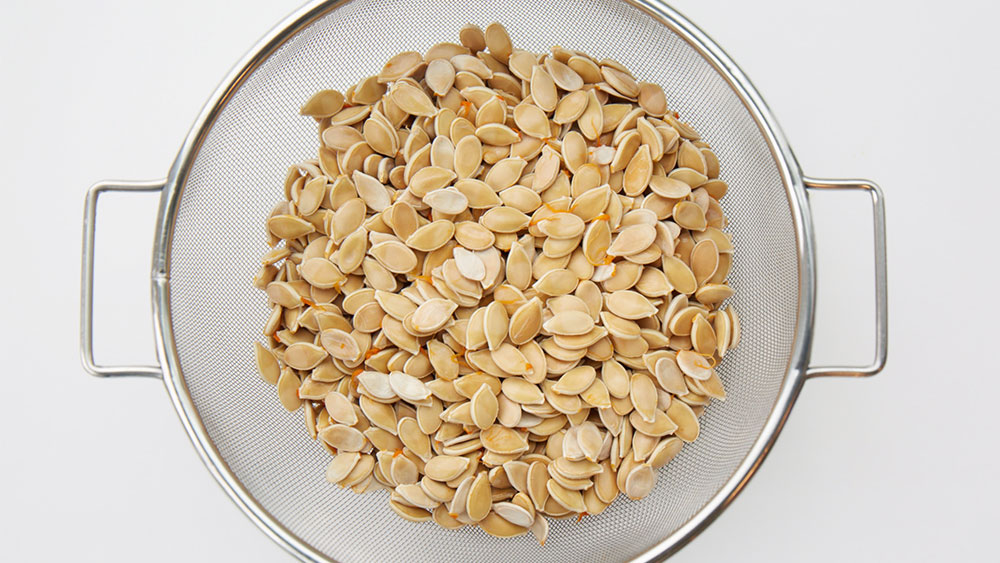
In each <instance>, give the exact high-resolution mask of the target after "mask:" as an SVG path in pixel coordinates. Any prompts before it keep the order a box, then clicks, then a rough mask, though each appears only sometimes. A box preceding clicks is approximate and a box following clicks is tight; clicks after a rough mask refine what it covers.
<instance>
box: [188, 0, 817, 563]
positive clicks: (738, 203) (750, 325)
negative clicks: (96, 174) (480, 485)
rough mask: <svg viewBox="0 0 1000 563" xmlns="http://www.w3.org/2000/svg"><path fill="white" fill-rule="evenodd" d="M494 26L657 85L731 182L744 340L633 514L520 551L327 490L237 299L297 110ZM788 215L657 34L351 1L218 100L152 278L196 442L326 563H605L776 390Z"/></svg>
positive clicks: (716, 93) (722, 469) (484, 3)
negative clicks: (256, 351)
mask: <svg viewBox="0 0 1000 563" xmlns="http://www.w3.org/2000/svg"><path fill="white" fill-rule="evenodd" d="M491 21H500V22H502V23H503V24H504V25H505V26H506V27H507V29H508V30H509V32H510V35H511V37H512V39H513V41H514V44H515V47H518V48H525V49H530V50H533V51H536V52H539V51H545V50H547V49H548V48H549V47H550V46H551V45H562V46H565V47H568V48H573V49H581V50H584V51H586V52H588V53H590V54H592V55H594V56H596V57H598V58H604V57H610V58H613V59H616V60H618V61H620V62H621V63H623V64H625V65H626V66H627V67H628V68H629V69H631V70H632V71H633V72H634V74H635V75H636V77H638V78H639V79H640V80H647V81H651V82H656V83H658V84H661V85H663V86H664V89H665V91H666V93H667V100H668V103H669V105H670V107H671V109H672V110H676V111H678V112H680V114H681V118H682V120H685V121H689V122H691V123H692V124H693V125H694V126H695V127H696V129H697V130H698V131H699V132H701V133H702V135H703V136H704V138H705V139H706V140H707V141H708V142H709V143H710V144H711V145H712V146H713V148H714V149H715V151H716V153H717V154H718V156H719V160H720V161H721V163H722V179H724V180H726V181H727V182H728V183H729V185H730V191H729V194H728V195H727V196H726V197H725V198H724V200H723V202H722V206H723V208H724V209H725V212H726V215H727V216H728V217H729V219H730V227H729V229H728V230H729V232H731V233H732V234H733V237H734V244H735V247H736V254H735V261H734V265H733V269H732V271H733V273H732V275H731V277H730V283H731V285H732V286H733V287H734V288H735V290H736V295H735V297H734V298H733V299H732V300H731V301H732V303H733V304H734V306H735V307H736V309H737V310H738V311H739V312H740V314H741V319H742V324H743V341H742V343H741V344H740V346H739V348H738V349H736V350H735V351H733V352H732V353H730V354H728V355H727V356H726V359H725V361H724V362H723V363H722V365H721V368H720V369H719V373H720V375H721V377H722V379H723V381H724V382H725V386H726V390H727V393H728V397H729V398H728V399H727V400H726V401H725V402H722V403H720V402H714V403H713V404H712V406H711V407H710V408H709V409H708V411H707V412H706V414H705V416H704V417H703V419H702V432H701V437H700V438H699V439H698V440H697V441H696V442H695V443H694V444H690V445H687V446H685V448H684V449H683V451H682V452H681V454H680V455H679V456H678V457H677V458H676V459H675V460H674V461H673V462H671V463H670V464H669V465H668V466H666V467H665V468H663V469H662V470H661V471H660V474H659V479H658V482H657V485H656V488H655V490H654V491H653V493H652V494H650V496H648V497H647V498H646V499H644V500H642V501H640V502H630V501H628V500H627V499H623V498H619V500H618V501H617V502H615V503H614V504H613V505H612V506H611V507H609V508H608V509H607V510H606V511H605V512H604V513H602V514H600V515H598V516H588V517H585V518H584V519H583V521H582V522H581V523H576V522H575V519H568V520H559V521H552V525H551V530H550V534H549V541H548V543H547V544H546V545H545V547H544V548H543V547H539V546H538V544H537V543H536V542H535V540H534V539H533V538H531V537H530V535H529V536H522V537H519V538H514V539H507V540H500V539H496V538H492V537H489V536H487V535H486V534H485V533H483V532H481V531H479V530H477V529H470V528H464V529H462V530H460V531H457V532H449V531H445V530H442V529H440V528H438V527H437V526H436V525H435V524H433V523H424V524H413V523H410V522H406V521H403V520H402V519H400V518H399V517H398V516H396V515H395V514H394V513H392V512H391V511H390V510H389V507H388V502H387V494H386V493H385V492H381V491H380V492H376V493H370V494H367V495H363V496H358V495H355V494H353V493H351V492H350V491H345V490H341V489H340V488H338V487H335V486H332V485H329V484H328V483H326V482H325V480H324V469H325V467H326V464H327V462H328V461H329V454H328V453H327V452H326V451H325V450H323V449H322V448H321V447H320V446H319V445H318V444H316V443H314V442H312V441H311V440H310V439H309V438H308V436H307V435H306V432H305V427H304V424H303V420H302V412H301V411H300V412H298V413H288V412H286V411H285V410H284V409H283V408H282V407H281V406H280V404H279V403H278V401H277V398H276V395H275V391H274V389H273V388H272V387H270V386H268V385H266V384H265V383H263V382H262V381H261V380H260V378H259V376H258V375H257V373H256V369H255V364H254V359H253V353H252V346H251V343H252V341H254V340H256V339H259V338H260V334H261V328H262V327H263V325H264V321H265V318H266V316H267V313H268V310H267V308H266V303H265V298H264V296H263V294H262V293H261V292H259V291H258V290H256V289H254V288H253V287H251V285H250V280H251V278H252V277H253V275H254V272H255V271H256V269H257V267H258V265H259V258H260V256H261V255H262V254H263V253H264V252H265V251H266V250H267V246H266V242H265V241H266V236H265V227H264V222H265V219H266V217H267V214H268V212H269V211H270V209H271V207H272V206H273V205H274V204H275V203H276V202H277V201H279V200H280V199H281V198H282V197H283V193H282V184H283V178H284V174H285V170H286V167H287V166H288V165H289V164H291V163H294V162H298V161H301V160H303V159H306V158H311V157H314V156H315V151H316V149H317V146H318V140H317V137H316V132H315V124H314V122H313V121H312V120H311V119H308V118H302V117H299V116H298V108H299V106H300V105H301V103H302V102H303V101H304V100H306V99H308V97H309V96H310V95H311V94H312V93H313V92H315V91H316V90H319V89H322V88H336V89H340V90H344V89H346V87H347V86H349V85H350V84H353V83H354V82H356V81H357V80H359V79H361V78H363V77H365V76H368V75H371V74H375V73H376V72H377V71H378V70H379V69H380V68H381V65H382V64H383V63H384V62H385V61H386V60H387V59H388V58H389V57H390V56H392V55H393V54H395V53H397V52H399V51H404V50H418V51H424V50H426V49H427V48H428V47H430V46H431V45H433V44H434V43H437V42H439V41H454V42H457V38H458V30H459V28H460V27H461V26H462V25H464V24H466V23H470V22H471V23H476V24H479V25H480V26H481V27H485V25H486V24H487V23H489V22H491ZM793 225H794V223H793V217H792V213H791V208H790V206H789V201H788V195H787V190H786V188H785V186H784V185H783V183H782V181H781V177H780V175H779V169H778V165H777V164H776V162H775V160H774V158H773V157H772V155H771V151H770V150H769V147H768V144H767V141H766V138H765V137H764V135H763V134H762V133H761V131H760V129H759V128H758V126H757V124H756V123H755V122H754V120H753V118H752V117H751V115H750V113H749V112H748V111H747V110H746V108H745V107H744V105H743V104H742V102H741V100H740V98H739V96H738V95H737V94H736V93H735V92H734V91H733V90H732V89H731V88H730V87H729V85H728V83H727V82H726V80H725V79H724V78H723V77H722V76H721V75H720V74H719V73H718V72H717V71H716V70H715V69H714V68H713V67H712V66H711V65H710V64H709V63H708V62H707V61H706V60H705V59H703V58H702V57H701V55H699V54H698V53H697V51H696V50H695V49H694V48H692V47H691V46H690V45H689V44H687V43H686V42H685V41H684V40H683V39H681V38H680V37H679V36H677V35H676V34H675V33H674V32H673V31H671V29H670V28H669V27H667V26H665V25H663V23H661V22H660V21H659V20H657V19H655V18H653V17H651V16H650V15H649V14H647V13H646V12H644V11H642V10H640V9H638V8H636V7H634V6H632V5H630V4H626V3H624V2H621V1H618V0H597V1H586V2H584V1H582V0H550V1H549V2H546V3H543V4H538V3H535V2H509V1H504V2H499V1H494V0H466V1H463V2H452V3H448V4H443V3H440V2H434V1H431V0H355V1H353V2H349V3H346V4H344V5H342V6H341V7H339V8H337V9H336V10H333V11H331V12H330V13H328V14H327V15H326V16H324V17H323V18H321V19H319V20H317V21H316V22H314V23H313V24H312V25H311V26H309V27H308V28H306V29H304V30H303V31H302V32H300V33H299V34H297V35H296V36H294V37H292V38H291V39H290V40H289V41H287V42H286V43H285V44H284V45H283V46H282V47H280V48H279V49H278V50H277V51H276V52H275V53H274V54H273V55H272V56H271V57H270V58H268V59H267V60H266V61H265V62H264V63H263V65H262V66H261V67H260V68H258V69H257V70H256V71H255V72H254V73H253V74H252V75H251V76H249V77H248V79H247V81H246V82H245V84H244V85H243V86H242V87H241V88H240V89H239V90H238V91H237V92H236V93H235V94H234V95H233V96H232V98H231V99H230V100H229V102H228V104H227V105H226V107H225V109H224V110H223V111H222V113H221V115H220V116H219V118H218V120H217V121H216V122H215V123H214V125H213V126H212V129H211V131H210V133H209V134H208V137H207V139H206V141H205V143H204V145H203V146H202V147H201V149H200V151H199V152H198V153H197V155H196V156H195V161H194V163H193V166H192V169H191V173H190V175H189V177H188V179H187V182H186V184H185V185H184V187H183V193H182V196H181V199H180V202H179V210H178V214H177V218H176V224H175V228H174V235H173V241H172V246H171V248H170V251H171V262H170V265H169V278H170V288H171V292H170V304H169V307H170V308H169V314H170V318H171V322H172V325H173V330H174V335H175V340H176V346H177V354H178V357H179V359H180V367H181V371H182V374H183V378H184V380H185V382H186V384H187V386H188V389H189V392H190V394H191V396H192V399H193V402H194V404H195V406H196V408H197V410H198V413H199V415H200V417H201V419H202V421H203V423H204V425H205V427H206V428H207V431H208V435H209V437H210V439H211V440H212V442H213V443H214V444H215V446H216V447H217V448H218V450H219V452H220V454H221V456H222V458H223V459H224V460H225V462H226V463H227V464H228V466H229V468H230V469H231V470H232V471H233V473H234V474H235V476H236V477H237V478H238V479H239V481H240V482H241V483H242V484H243V486H244V487H245V488H246V489H247V490H248V491H249V492H250V494H252V495H253V497H254V498H256V499H257V501H258V502H259V503H260V504H261V505H262V506H263V507H264V508H265V509H266V510H267V511H268V512H270V513H271V514H272V515H273V516H274V517H275V518H276V519H277V520H278V521H279V522H281V523H282V524H283V525H284V526H285V527H287V528H288V529H289V530H291V531H292V533H294V534H295V535H297V536H298V537H300V538H301V539H302V540H303V541H304V542H306V543H308V544H310V545H312V546H313V547H314V548H315V549H316V550H317V551H318V552H320V553H322V554H325V555H326V556H327V557H330V558H332V559H336V560H339V561H422V562H429V561H470V560H475V561H477V562H489V561H518V560H530V561H534V562H544V561H577V560H583V561H620V560H624V559H628V558H630V557H631V556H633V555H635V554H638V553H640V552H641V551H643V550H645V549H648V548H649V547H650V546H651V545H653V544H655V543H657V542H659V541H661V540H662V539H664V538H665V537H666V536H667V535H669V534H670V533H671V532H673V531H674V530H676V529H677V528H678V527H679V526H681V525H682V524H683V523H684V522H685V521H687V520H688V519H689V518H691V517H692V516H693V515H694V514H695V513H696V512H697V511H698V510H699V509H700V508H701V507H702V506H704V504H705V503H706V502H707V501H708V500H709V499H710V498H711V497H712V496H713V495H714V494H715V493H716V492H717V491H718V490H719V489H720V487H721V486H722V485H723V484H724V483H725V482H726V480H728V479H729V478H730V477H731V476H732V475H733V473H734V471H735V469H736V467H737V466H738V465H739V463H740V462H741V461H742V459H743V458H744V457H745V455H746V453H747V452H748V450H749V449H750V447H751V445H752V444H753V442H754V440H755V439H756V438H757V437H758V435H759V434H760V431H761V428H762V427H763V425H764V423H765V421H766V420H767V417H768V414H769V413H770V411H771V408H772V406H773V405H774V403H775V400H776V398H777V395H778V392H779V389H780V387H781V383H782V381H783V378H784V376H785V373H786V370H787V367H788V361H789V357H790V355H791V353H792V344H793V340H794V332H795V326H796V317H797V301H798V287H799V280H798V262H797V253H796V238H795V230H794V226H793Z"/></svg>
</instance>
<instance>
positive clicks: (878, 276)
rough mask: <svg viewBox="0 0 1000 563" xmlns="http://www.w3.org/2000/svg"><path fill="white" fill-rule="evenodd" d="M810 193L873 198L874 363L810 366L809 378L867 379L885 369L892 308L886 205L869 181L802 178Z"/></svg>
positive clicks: (879, 191) (879, 192) (880, 191)
mask: <svg viewBox="0 0 1000 563" xmlns="http://www.w3.org/2000/svg"><path fill="white" fill-rule="evenodd" d="M803 181H804V183H805V187H806V188H807V189H811V190H866V191H867V192H868V193H869V194H871V197H872V208H873V209H872V210H873V215H874V220H875V360H874V361H873V362H872V363H871V364H868V365H867V366H810V367H809V368H808V369H807V370H806V377H807V378H809V377H828V376H838V377H867V376H870V375H875V374H876V373H878V372H880V371H882V368H884V367H885V359H886V348H887V346H888V342H889V327H888V324H889V306H888V290H887V286H886V266H885V258H886V252H885V203H884V197H883V195H882V190H881V189H879V187H878V186H877V185H875V184H874V183H873V182H869V181H867V180H819V179H816V178H803Z"/></svg>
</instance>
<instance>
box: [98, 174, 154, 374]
mask: <svg viewBox="0 0 1000 563" xmlns="http://www.w3.org/2000/svg"><path fill="white" fill-rule="evenodd" d="M164 185H166V180H155V181H151V182H99V183H97V184H94V185H93V186H91V188H90V189H89V190H88V191H87V202H86V205H85V206H84V210H83V267H82V268H81V270H82V275H81V280H80V356H81V359H82V361H83V369H85V370H86V371H87V373H89V374H90V375H94V376H97V377H117V376H125V375H132V376H140V377H163V372H162V371H161V370H160V367H159V366H100V365H97V364H96V363H94V230H95V227H96V220H97V198H99V197H100V196H101V194H102V193H104V192H158V191H161V190H162V189H163V186H164Z"/></svg>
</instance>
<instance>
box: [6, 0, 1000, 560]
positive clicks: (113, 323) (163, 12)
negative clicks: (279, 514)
mask: <svg viewBox="0 0 1000 563" xmlns="http://www.w3.org/2000/svg"><path fill="white" fill-rule="evenodd" d="M922 4H923V6H916V5H913V4H911V3H907V4H905V5H904V4H902V3H896V2H871V1H864V2H862V1H851V2H836V3H833V2H831V3H824V4H823V5H820V4H819V3H813V2H788V1H784V2H783V1H778V0H761V1H758V2H721V1H718V0H712V1H706V0H702V1H697V2H696V1H694V0H677V1H676V2H674V5H675V6H676V7H677V8H678V9H679V10H680V11H681V12H682V13H685V14H686V15H687V16H688V17H690V18H691V19H692V20H693V21H694V22H695V23H696V24H697V25H699V26H701V27H702V28H703V29H704V30H706V31H707V32H708V33H709V35H711V36H712V37H713V38H714V39H715V40H716V41H717V42H719V43H720V44H721V45H722V46H723V48H724V49H726V51H727V52H729V53H730V54H731V55H732V56H733V57H734V58H735V60H736V61H737V63H738V64H740V66H741V67H742V68H743V70H744V71H746V73H747V74H748V75H749V76H750V77H751V79H752V80H753V81H754V83H755V84H756V86H757V87H758V89H759V90H760V91H761V92H762V94H763V96H764V98H765V99H766V100H767V101H768V103H769V104H770V106H771V108H772V109H773V110H774V112H775V113H776V115H777V116H778V118H779V119H780V121H781V124H782V126H783V127H784V130H785V133H786V134H787V135H788V137H789V139H790V140H791V142H792V145H793V146H794V148H795V150H796V154H797V155H798V158H799V160H800V162H801V164H802V166H803V168H804V170H805V171H806V172H807V173H808V174H811V175H814V176H820V177H823V176H829V177H867V178H871V179H873V180H875V181H877V182H879V183H880V184H881V185H882V187H883V188H884V189H885V192H886V196H887V205H888V225H889V275H890V290H889V294H890V316H891V321H890V335H891V339H890V348H889V350H890V351H889V364H888V368H887V369H886V370H885V372H883V373H882V374H881V375H879V376H877V377H876V378H873V379H869V380H856V381H855V380H823V381H812V382H810V383H808V384H807V385H806V388H805V390H804V392H803V393H802V396H801V398H800V400H799V402H798V404H797V405H796V407H795V409H794V411H793V414H792V415H791V417H790V420H789V422H788V424H787V426H786V429H785V431H784V433H783V434H782V437H781V439H780V440H779V441H778V443H777V446H776V447H775V449H774V451H773V452H772V454H771V455H770V457H769V458H768V460H767V462H766V463H765V464H764V466H763V467H762V469H761V471H760V472H759V474H758V475H757V476H756V477H755V478H754V479H753V481H752V482H751V483H750V485H749V486H748V487H747V489H746V490H745V491H744V492H743V494H742V495H741V496H740V497H739V498H738V499H737V501H736V502H735V503H734V505H733V506H732V507H730V508H729V509H728V510H727V511H726V513H725V514H724V515H723V516H722V517H721V518H720V519H719V520H718V521H717V522H716V523H715V524H713V525H712V526H711V527H710V528H709V529H708V531H706V532H705V533H704V534H702V535H701V536H700V537H699V538H698V539H696V540H695V541H694V542H693V543H692V544H691V545H690V546H689V547H687V548H686V549H684V550H683V551H682V552H681V554H680V555H679V556H678V557H676V558H675V559H674V560H675V561H681V562H688V561H692V562H693V561H722V560H739V561H800V560H808V561H817V562H818V561H829V562H840V561H844V560H848V559H850V560H853V561H859V562H860V561H887V560H894V561H937V560H941V559H947V560H953V559H954V560H957V559H963V560H968V561H986V560H996V557H997V555H996V554H995V553H994V552H993V543H992V534H993V533H994V528H995V522H996V512H995V506H996V503H997V502H998V501H1000V487H998V485H997V483H998V481H997V478H996V476H997V475H998V474H1000V454H998V453H997V431H998V430H1000V425H998V422H997V417H996V415H995V410H996V404H997V403H996V400H997V399H996V397H997V396H998V394H1000V377H998V376H1000V370H998V369H997V367H996V365H995V362H993V361H991V360H990V356H991V354H990V352H991V351H992V349H993V346H995V340H996V337H997V334H998V331H997V325H996V319H997V318H998V313H1000V309H998V306H997V301H996V299H995V298H994V297H993V296H992V293H993V292H994V290H993V286H994V285H995V281H994V277H995V274H996V273H997V267H996V266H995V263H994V261H993V260H992V259H990V258H989V256H990V255H995V253H996V250H995V246H996V245H995V244H994V240H993V239H994V233H995V232H996V228H995V226H996V223H997V218H996V217H997V215H996V214H997V210H998V208H1000V196H998V195H997V194H998V191H997V186H995V185H994V184H995V183H996V182H995V180H993V174H994V173H995V171H994V170H993V169H992V168H991V167H990V164H991V163H993V162H994V161H995V160H996V158H997V153H998V150H1000V144H998V142H997V136H996V131H997V129H998V127H1000V111H998V109H997V105H996V93H997V91H998V89H1000V77H998V73H997V71H996V60H995V54H996V53H997V51H998V41H997V40H996V39H995V33H994V31H995V30H994V29H993V22H995V21H996V20H997V17H998V16H1000V10H998V8H997V6H996V5H994V4H988V3H984V2H971V1H955V2H950V3H948V5H947V7H946V8H945V9H942V7H941V5H939V4H936V3H935V4H931V3H929V2H924V3H922ZM296 7H298V2H297V0H282V1H274V0H270V1H263V0H247V1H244V2H240V3H238V4H234V3H231V2H221V1H219V0H212V1H198V2H195V1H193V0H173V1H171V2H164V1H159V0H158V1H155V2H128V1H123V0H118V1H108V0H102V1H100V2H97V1H95V2H83V3H71V2H63V3H60V4H59V5H52V4H51V3H38V2H26V1H15V2H14V3H13V4H12V5H8V6H7V9H6V10H5V17H4V18H2V19H0V52H2V53H3V58H2V59H0V70H2V71H3V77H4V80H3V82H4V87H3V88H2V89H0V125H2V129H0V165H2V170H3V176H4V182H3V197H4V205H3V206H2V210H0V213H2V221H0V233H2V235H3V240H4V241H5V242H6V243H7V248H8V259H7V264H8V265H7V267H6V268H5V272H4V275H3V276H2V278H0V287H2V290H3V291H2V294H3V295H4V296H5V300H4V304H3V309H2V310H3V318H4V319H5V321H6V322H5V323H4V325H3V328H2V329H0V330H2V334H3V338H2V346H3V352H4V355H3V357H4V358H5V359H6V360H7V361H6V365H5V369H4V370H3V371H4V376H5V378H6V381H5V386H4V389H5V391H4V398H5V399H6V400H4V401H3V406H2V408H0V433H2V439H0V443H2V444H3V456H2V458H0V459H2V461H0V506H2V509H0V530H2V532H0V538H3V540H2V541H0V559H2V560H8V561H22V560H29V559H30V560H57V559H72V560H77V561H108V562H110V561H134V560H137V559H141V560H144V561H174V560H179V559H189V560H191V559H193V560H197V561H208V560H241V561H248V562H249V561H283V560H289V558H288V557H287V556H286V555H285V554H284V552H283V551H282V550H281V549H280V548H278V547H277V546H276V545H275V544H273V543H272V542H271V541H270V540H268V539H267V538H266V537H265V536H264V535H263V534H261V533H260V532H258V531H257V530H256V528H254V526H253V525H252V524H251V523H250V521H249V520H248V519H247V518H245V517H244V516H243V515H242V513H240V511H239V510H238V509H237V508H236V507H235V506H234V505H233V504H232V503H231V502H230V501H229V500H228V499H227V498H226V496H225V495H224V494H223V493H222V491H221V489H219V488H218V487H217V486H216V485H215V483H214V481H213V480H212V479H211V477H210V476H209V474H208V472H207V471H206V470H205V469H204V468H203V467H202V464H201V462H200V461H199V459H198V457H197V455H196V454H195V452H194V450H193V448H192V447H191V446H190V444H189V443H188V440H187V437H186V435H185V434H184V432H183V430H182V429H181V426H180V424H179V423H178V420H177V418H176V416H175V414H174V412H173V410H172V408H171V406H170V404H169V401H168V399H167V397H166V394H165V393H164V391H163V388H162V386H161V385H160V384H159V383H157V382H155V381H151V380H120V381H102V380H98V379H94V378H91V377H89V376H86V375H85V374H84V373H83V370H82V369H81V367H80V364H79V360H78V351H77V330H78V326H77V307H78V281H77V280H78V275H79V274H78V268H79V258H78V257H79V244H80V243H79V240H80V217H81V214H82V204H83V196H84V190H85V188H86V187H87V186H88V185H89V184H91V183H92V182H94V181H96V180H99V179H102V178H109V177H110V178H129V179H145V178H155V177H159V176H162V175H163V174H165V172H166V170H167V168H168V166H169V164H170V162H171V161H172V159H173V156H174V153H175V151H176V150H177V148H178V147H179V146H180V143H181V140H182V139H183V136H184V135H185V133H186V131H187V128H188V127H189V125H190V123H191V120H192V119H193V118H194V116H195V115H196V113H197V112H198V110H199V109H200V107H201V105H202V103H203V102H204V100H206V99H207V97H208V95H209V94H210V93H211V91H212V90H213V89H214V88H215V86H216V84H217V83H218V81H219V80H220V79H221V78H222V76H223V75H224V73H225V72H226V71H227V70H228V69H229V67H230V66H231V65H232V64H233V63H234V62H235V61H236V60H237V59H238V58H239V57H240V56H241V55H242V54H243V53H244V52H245V51H246V49H248V48H249V47H250V46H251V45H252V44H253V43H254V42H255V41H256V40H257V38H258V37H260V36H261V35H262V34H263V33H264V32H265V31H266V30H267V29H269V28H270V26H272V25H273V24H274V23H275V22H277V21H278V20H279V19H281V18H283V17H284V16H285V15H286V14H287V13H289V12H291V11H292V10H294V9H295V8H296ZM514 35H515V36H516V31H515V32H514ZM102 202H104V203H103V204H102V207H101V209H100V216H101V219H100V222H99V224H100V225H101V230H100V231H99V237H98V245H99V248H100V252H99V258H100V260H99V262H98V268H99V269H98V278H97V283H98V295H97V298H98V301H97V306H98V310H99V311H100V313H99V314H100V316H99V319H98V323H97V334H98V349H97V352H98V360H99V361H103V362H106V363H125V362H150V361H152V360H153V357H154V356H153V351H152V350H153V349H152V336H151V329H150V319H149V312H148V311H149V297H148V280H147V276H148V264H149V249H150V241H151V232H152V222H153V213H154V210H155V198H154V197H150V196H144V197H139V196H135V197H128V196H118V197H114V196H112V197H108V198H107V199H106V200H104V199H102ZM814 203H815V206H816V207H817V209H816V215H817V234H818V240H819V250H820V255H819V266H820V268H821V276H820V280H821V285H820V304H819V305H820V310H819V317H818V326H817V333H816V346H815V352H814V357H815V358H816V359H817V360H819V361H821V362H822V361H831V362H833V361H839V362H855V363H860V362H864V361H866V360H867V359H868V357H869V354H870V351H871V344H870V342H871V334H872V328H871V320H870V319H871V317H872V305H871V300H872V295H873V292H872V289H871V287H870V285H871V283H870V280H871V266H870V261H871V258H870V256H871V255H870V252H869V248H870V240H871V236H870V216H869V212H868V207H867V203H866V201H865V200H864V199H863V198H861V197H850V196H845V195H843V194H837V195H824V197H823V198H822V199H820V198H814ZM854 268H860V270H859V271H857V272H853V271H852V269H854ZM975 287H981V288H983V289H986V288H989V289H986V290H985V291H982V290H979V291H976V290H974V288H975ZM119 327H120V328H119Z"/></svg>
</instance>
